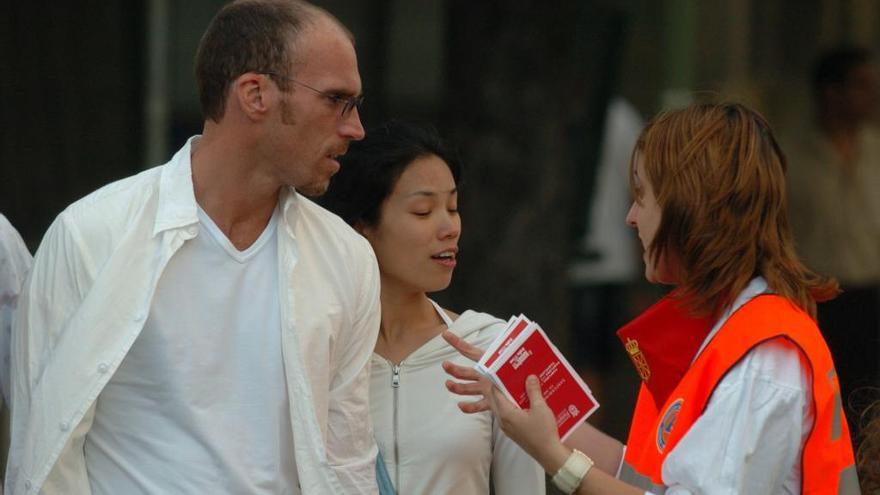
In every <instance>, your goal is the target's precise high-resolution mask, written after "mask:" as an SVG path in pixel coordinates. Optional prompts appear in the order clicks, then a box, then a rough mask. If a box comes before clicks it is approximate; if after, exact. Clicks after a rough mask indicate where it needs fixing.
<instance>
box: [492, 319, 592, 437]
mask: <svg viewBox="0 0 880 495" xmlns="http://www.w3.org/2000/svg"><path fill="white" fill-rule="evenodd" d="M476 369H477V371H479V372H480V373H482V374H484V375H486V376H487V377H489V379H490V380H492V382H493V383H494V384H495V386H496V387H498V389H499V390H501V392H502V393H504V395H505V396H506V397H507V398H508V399H509V400H510V401H511V402H513V403H514V404H516V405H518V406H519V407H520V409H528V407H529V397H528V394H527V393H526V378H528V376H529V375H535V376H537V377H538V380H539V381H540V383H541V392H542V395H543V396H544V400H545V401H547V405H548V406H549V407H550V409H551V410H552V411H553V414H554V415H555V416H556V427H557V429H558V431H559V438H561V439H562V440H565V439H566V437H568V435H569V434H570V433H571V432H572V431H574V429H575V428H576V427H577V426H579V425H580V424H581V423H582V422H583V421H584V420H585V419H587V417H589V416H590V415H591V414H593V412H594V411H595V410H596V409H598V408H599V403H598V402H597V401H596V399H595V398H594V397H593V393H592V392H591V391H590V388H589V387H588V386H587V384H586V383H584V381H583V380H582V379H581V377H580V376H578V374H577V373H575V371H574V369H573V368H572V367H571V365H570V364H569V363H568V361H566V359H565V358H564V357H563V356H562V353H560V352H559V349H557V348H556V346H554V345H553V343H552V342H550V339H549V338H547V334H545V333H544V330H542V329H541V327H540V326H538V324H537V323H534V322H532V321H530V320H529V319H528V318H526V317H525V316H523V315H519V316H517V317H512V318H511V319H510V320H509V321H508V322H507V328H506V329H505V331H504V332H502V333H501V334H500V335H499V336H498V337H497V338H496V339H495V340H494V341H493V342H492V344H491V345H490V346H489V348H488V349H487V350H486V352H485V353H484V354H483V357H482V358H481V359H480V361H479V362H478V363H477V364H476Z"/></svg>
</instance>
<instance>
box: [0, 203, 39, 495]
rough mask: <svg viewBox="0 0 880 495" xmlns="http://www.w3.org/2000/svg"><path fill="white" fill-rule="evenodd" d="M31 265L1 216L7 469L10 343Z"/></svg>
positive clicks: (2, 447) (1, 383)
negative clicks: (15, 313)
mask: <svg viewBox="0 0 880 495" xmlns="http://www.w3.org/2000/svg"><path fill="white" fill-rule="evenodd" d="M32 263H33V258H32V257H31V253H30V251H28V248H27V246H26V245H25V243H24V241H23V240H22V238H21V236H20V235H18V232H17V231H16V230H15V228H14V227H13V226H12V224H10V223H9V220H7V219H6V217H5V216H3V215H2V214H0V365H2V368H0V393H2V399H3V404H4V407H3V412H2V419H0V463H2V464H0V466H6V456H7V453H8V450H9V406H10V403H9V399H10V395H9V340H10V336H11V333H12V317H13V314H14V312H15V308H16V306H17V305H18V295H19V293H20V292H21V288H22V285H23V284H24V280H25V277H26V276H27V274H28V272H29V271H30V269H31V264H32ZM0 472H2V469H0ZM0 493H3V491H2V490H0Z"/></svg>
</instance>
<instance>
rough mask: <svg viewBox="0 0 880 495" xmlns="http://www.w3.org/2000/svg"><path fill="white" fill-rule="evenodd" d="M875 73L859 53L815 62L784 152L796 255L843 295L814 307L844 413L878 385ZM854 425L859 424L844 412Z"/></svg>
mask: <svg viewBox="0 0 880 495" xmlns="http://www.w3.org/2000/svg"><path fill="white" fill-rule="evenodd" d="M878 85H880V74H878V72H877V65H876V63H875V62H874V58H873V55H872V54H871V53H870V52H869V51H868V50H867V49H865V48H861V47H857V46H842V47H837V48H835V49H832V50H830V51H828V52H826V53H824V54H823V55H821V56H820V57H819V59H818V61H817V62H816V64H815V67H814V69H813V77H812V90H813V100H814V103H815V105H814V106H815V116H814V120H813V122H812V126H811V127H810V129H809V130H808V131H807V132H802V133H799V134H798V135H797V136H795V137H793V138H792V139H788V140H787V142H786V143H785V149H786V151H787V152H788V153H789V157H790V160H789V163H790V170H789V173H788V175H787V180H788V197H789V202H790V208H789V214H790V218H791V225H792V229H793V232H794V237H795V242H796V244H797V246H798V252H799V253H800V254H802V255H803V257H804V261H805V263H807V264H808V265H809V266H810V267H811V268H813V269H815V270H816V271H817V272H819V273H823V274H826V275H830V276H833V277H835V278H836V279H837V280H838V281H839V282H840V286H841V289H842V293H841V294H840V296H838V297H837V298H836V299H834V300H832V301H828V302H825V303H822V304H820V305H819V327H820V328H821V329H822V332H823V334H824V335H825V338H826V340H827V341H828V346H829V347H830V348H831V353H832V355H833V356H834V358H835V362H836V363H837V367H838V373H839V378H840V385H841V389H842V390H843V397H844V404H847V403H848V402H849V401H848V399H849V398H850V396H851V394H852V392H853V391H855V390H856V389H857V388H859V387H861V386H866V385H867V386H873V385H876V384H877V383H878V382H880V364H878V363H880V129H878V128H877V127H876V125H875V124H874V122H873V119H874V117H875V114H876V111H877V101H878V95H880V93H878V91H880V86H878ZM847 414H848V417H849V419H850V420H851V423H852V424H856V423H855V421H856V420H857V418H858V416H857V413H856V412H855V411H852V410H850V409H847Z"/></svg>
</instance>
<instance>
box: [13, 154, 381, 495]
mask: <svg viewBox="0 0 880 495" xmlns="http://www.w3.org/2000/svg"><path fill="white" fill-rule="evenodd" d="M192 142H193V140H192V139H191V140H190V141H189V142H188V143H187V144H186V145H185V146H184V147H183V148H182V149H181V150H180V151H179V152H178V153H177V154H176V155H175V156H174V158H172V160H171V161H170V162H169V163H168V164H166V165H164V166H162V167H157V168H155V169H151V170H148V171H145V172H143V173H141V174H139V175H137V176H134V177H130V178H128V179H124V180H122V181H119V182H116V183H113V184H110V185H108V186H105V187H104V188H102V189H100V190H98V191H96V192H95V193H92V194H91V195H89V196H87V197H86V198H84V199H82V200H80V201H77V202H76V203H74V204H73V205H71V206H70V207H68V208H67V209H66V210H65V211H64V212H62V213H61V214H60V215H59V216H58V218H57V219H56V220H55V222H54V223H53V224H52V226H51V227H50V228H49V230H48V232H47V233H46V236H45V238H44V240H43V243H42V244H41V246H40V249H39V250H38V252H37V256H36V259H35V263H34V267H33V270H32V275H31V278H30V283H29V284H26V287H25V289H24V290H23V292H22V296H21V299H20V305H19V312H18V315H19V317H18V319H17V321H16V324H15V328H14V331H13V336H12V349H13V351H12V368H13V383H12V396H13V401H14V405H15V411H14V413H13V420H12V421H13V429H12V431H13V438H12V449H11V452H10V463H9V466H8V473H7V480H6V486H7V490H8V492H9V493H12V494H16V495H17V494H25V493H35V492H37V491H41V492H42V493H47V494H55V493H76V494H89V493H91V488H90V484H89V480H88V474H87V468H86V462H85V456H84V453H83V452H84V444H85V439H86V436H87V435H88V432H89V430H90V429H91V427H92V424H93V421H94V419H95V418H94V416H95V409H96V408H95V406H96V401H97V399H98V397H99V395H100V394H101V393H102V391H103V390H104V387H105V386H106V385H107V383H108V382H109V380H110V378H111V377H112V376H113V375H114V373H115V372H116V371H117V369H118V367H119V366H120V365H121V363H122V362H123V361H124V360H125V358H126V356H127V355H128V353H129V351H130V349H131V347H132V345H133V344H134V343H135V341H136V340H137V339H138V337H139V335H141V332H142V330H143V329H144V327H145V323H146V321H147V319H148V317H149V316H150V311H151V305H152V302H153V299H154V297H155V291H156V288H157V286H158V285H159V280H160V279H161V278H162V275H163V273H164V272H165V270H166V267H167V266H168V264H169V263H170V261H171V260H172V259H173V258H174V256H176V255H177V253H178V250H179V249H180V248H181V246H183V245H184V244H185V243H187V242H189V241H191V240H192V239H193V238H195V237H196V236H197V235H199V228H198V223H199V220H198V214H197V210H198V206H197V204H196V201H195V197H194V193H193V185H192V172H191V164H190V154H191V145H192ZM279 205H280V206H279V207H280V214H279V215H280V216H279V219H278V227H277V241H276V246H277V273H278V277H279V280H278V298H279V301H280V305H279V309H280V311H279V318H280V322H281V330H280V333H281V337H280V342H279V345H280V352H281V355H282V359H283V363H282V364H283V370H284V380H285V385H286V388H287V396H288V398H289V410H290V419H289V422H290V425H291V428H292V431H293V437H294V439H295V441H294V442H293V445H294V456H295V460H296V466H297V474H298V477H299V483H300V485H301V489H302V492H303V493H304V494H311V493H316V494H318V493H321V494H322V493H375V491H376V485H375V455H376V447H375V443H374V441H373V439H372V430H371V427H370V417H369V404H368V387H369V364H370V361H369V360H370V356H371V355H372V350H373V347H374V345H375V341H376V336H377V333H378V330H379V297H378V296H379V277H378V267H377V265H376V261H375V256H374V255H373V253H372V250H371V249H370V247H369V244H368V243H367V241H366V240H365V239H363V238H362V237H361V236H360V235H358V234H357V233H356V232H354V231H353V230H352V229H351V228H349V227H348V226H347V225H346V224H345V223H344V222H343V221H342V220H341V219H339V218H338V217H336V216H335V215H332V214H331V213H329V212H327V211H326V210H324V209H322V208H320V207H318V206H317V205H315V204H314V203H312V202H311V201H309V200H307V199H306V198H304V197H302V196H300V195H299V194H297V193H296V192H295V191H293V190H292V189H285V190H283V191H282V194H281V198H280V200H279ZM254 364H255V365H256V364H259V363H254ZM242 420H243V421H246V420H247V418H242ZM171 455H174V453H173V452H172V453H171Z"/></svg>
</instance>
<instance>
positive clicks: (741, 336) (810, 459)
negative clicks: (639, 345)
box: [620, 294, 861, 495]
mask: <svg viewBox="0 0 880 495" xmlns="http://www.w3.org/2000/svg"><path fill="white" fill-rule="evenodd" d="M771 339H787V340H788V341H789V342H790V343H792V344H793V345H795V346H796V347H797V348H798V349H799V350H800V352H801V353H802V357H803V359H804V360H805V362H806V363H807V364H808V365H809V367H810V376H811V378H812V382H813V394H812V396H813V404H812V409H813V414H814V422H813V428H812V430H811V431H810V434H809V437H808V438H807V441H806V444H805V445H804V451H803V453H802V466H803V469H802V470H801V473H802V476H801V488H802V490H801V493H803V494H805V495H813V494H823V495H824V494H845V495H849V494H856V495H857V494H859V493H861V492H860V491H859V483H858V477H857V475H856V470H855V466H854V460H853V452H852V445H851V443H850V436H849V428H848V426H847V424H846V418H845V417H844V416H843V409H842V404H841V397H840V386H839V385H838V382H837V375H836V373H835V371H834V363H833V362H832V360H831V353H830V352H829V351H828V347H827V346H826V344H825V341H824V339H823V338H822V335H821V333H820V332H819V329H818V327H817V326H816V324H815V322H814V321H813V320H812V319H811V318H810V317H809V316H808V315H807V314H806V313H804V312H803V311H802V310H801V309H800V308H797V307H796V306H795V305H793V304H792V303H791V302H789V301H788V300H786V299H785V298H782V297H780V296H775V295H770V294H765V295H760V296H757V297H755V298H754V299H752V300H751V301H749V302H748V303H746V304H745V305H743V306H742V307H741V308H739V310H737V311H736V312H734V314H733V315H731V316H730V318H729V319H728V320H727V322H725V323H724V325H723V326H722V327H721V328H720V329H719V331H718V332H717V333H716V334H715V335H714V336H713V337H712V340H711V342H709V344H708V345H707V346H706V348H705V349H704V350H703V352H702V353H701V354H700V355H699V356H698V357H697V359H696V360H695V361H694V363H693V364H692V365H691V367H690V368H689V369H688V371H687V372H686V373H685V375H684V376H683V377H682V379H681V381H680V382H679V383H678V385H677V386H676V387H675V388H674V389H673V391H672V393H670V394H669V396H668V397H667V398H666V402H665V403H664V404H662V407H661V408H659V409H658V408H657V406H656V404H655V402H654V398H653V396H652V394H651V393H650V392H649V390H648V388H647V387H646V386H645V385H644V384H643V385H642V387H641V390H640V392H639V399H638V402H637V403H636V409H635V413H634V415H633V419H632V424H631V426H630V433H629V439H628V441H627V445H626V454H625V456H624V462H623V466H622V468H621V474H620V479H621V480H623V481H626V482H628V483H630V484H633V485H635V486H638V487H640V488H643V489H645V490H649V491H651V492H654V493H663V492H665V490H666V487H665V486H664V485H663V480H662V477H661V467H662V465H663V461H664V460H665V459H666V456H667V455H668V454H669V452H671V451H672V449H674V448H675V446H676V444H678V442H679V440H681V438H682V437H683V436H684V435H685V433H687V431H688V430H689V429H690V427H691V425H693V424H694V422H695V421H697V420H698V419H699V417H700V416H701V415H702V414H703V411H704V410H705V408H706V404H707V403H708V402H709V399H710V398H711V397H712V392H713V391H714V390H715V387H716V386H717V385H718V382H720V381H721V379H722V378H723V377H724V376H725V374H726V373H727V372H728V371H729V370H730V369H731V368H732V367H733V366H734V365H736V364H737V363H738V362H739V361H740V360H741V359H742V358H743V357H744V356H745V355H746V354H748V353H749V351H751V350H752V349H754V348H755V347H756V346H758V345H759V344H761V343H763V342H767V341H769V340H771ZM768 448H772V446H768Z"/></svg>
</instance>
